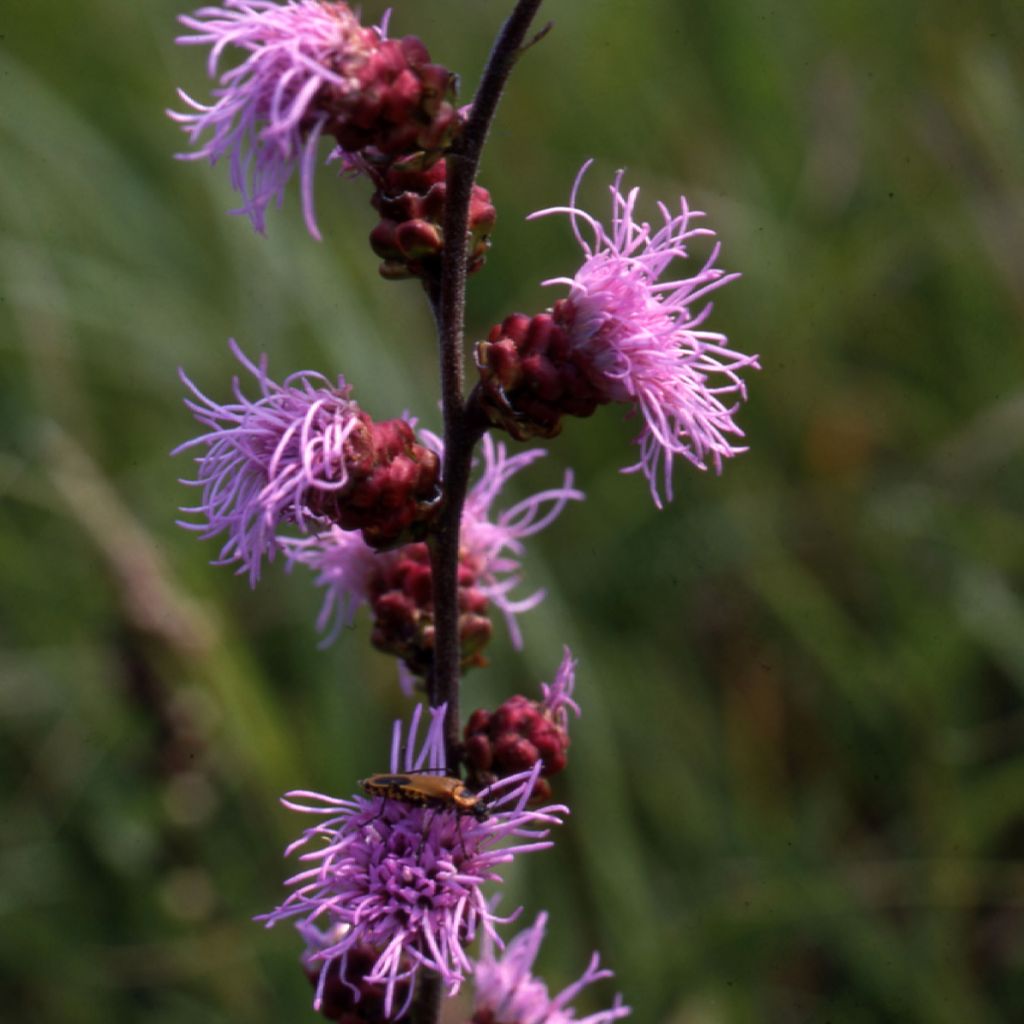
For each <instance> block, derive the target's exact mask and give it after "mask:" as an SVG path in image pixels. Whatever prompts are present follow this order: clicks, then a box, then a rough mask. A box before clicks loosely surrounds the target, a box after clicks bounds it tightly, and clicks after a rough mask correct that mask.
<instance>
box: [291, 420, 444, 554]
mask: <svg viewBox="0 0 1024 1024" xmlns="http://www.w3.org/2000/svg"><path fill="white" fill-rule="evenodd" d="M357 417H358V420H359V426H358V427H357V428H356V429H355V430H354V431H353V432H352V434H350V435H349V440H348V442H347V443H346V456H348V458H347V470H348V477H349V481H350V483H349V485H348V486H347V487H345V488H343V489H341V490H337V491H334V490H316V491H313V492H312V493H311V495H310V498H309V508H310V511H311V512H312V513H313V514H314V515H319V516H322V517H323V518H325V519H328V520H330V521H331V522H334V523H337V525H338V526H340V527H341V528H342V529H343V530H361V531H362V534H363V539H364V540H365V541H366V542H367V544H369V545H370V546H371V547H375V548H387V547H390V546H392V545H394V544H396V543H399V542H400V541H402V540H404V539H408V538H409V537H416V536H423V535H424V533H425V531H426V527H427V525H428V524H429V522H430V519H431V518H432V516H433V514H434V511H435V509H436V506H437V498H438V493H439V492H438V474H439V472H440V460H439V459H438V457H437V454H436V453H435V452H432V451H431V450H430V449H429V448H424V447H423V445H421V444H418V443H417V442H416V437H415V435H414V433H413V429H412V427H411V426H410V425H409V423H408V422H407V421H406V420H402V419H395V420H383V421H382V422H380V423H375V422H374V421H373V420H372V419H371V418H370V416H369V415H368V414H367V413H365V412H359V413H358V414H357Z"/></svg>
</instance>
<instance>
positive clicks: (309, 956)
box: [258, 705, 568, 1017]
mask: <svg viewBox="0 0 1024 1024" xmlns="http://www.w3.org/2000/svg"><path fill="white" fill-rule="evenodd" d="M429 714H430V724H429V727H428V729H427V735H426V739H425V741H424V743H423V745H422V747H419V749H417V735H416V734H417V731H418V727H419V724H420V720H421V717H422V705H417V707H416V710H415V712H414V713H413V717H412V722H411V724H410V727H409V733H408V737H407V741H406V742H405V743H404V744H403V742H402V727H401V723H400V722H396V723H395V728H394V733H393V739H392V744H391V762H390V768H389V770H390V771H391V772H392V773H399V772H403V773H424V772H427V773H429V772H438V773H441V774H443V773H444V770H445V753H444V734H443V725H444V708H443V707H440V708H433V709H430V711H429ZM403 750H404V751H405V753H404V756H403V755H402V751H403ZM536 775H537V771H536V770H534V771H533V772H523V773H521V774H520V775H518V776H516V777H513V778H508V779H503V780H501V781H500V782H498V783H496V784H495V785H493V786H490V787H488V788H487V789H486V790H483V791H482V792H480V793H479V794H478V799H479V801H480V802H481V803H482V804H483V805H484V806H485V807H486V809H487V813H486V816H485V815H483V814H481V815H479V816H475V815H470V814H461V813H459V812H458V811H457V810H456V809H455V808H454V807H446V806H427V807H424V806H417V805H414V804H411V803H406V802H404V801H402V800H399V799H392V798H390V797H384V796H375V795H371V796H361V795H356V796H353V797H350V798H347V799H345V798H336V797H330V796H324V795H322V794H319V793H308V792H301V791H300V792H292V793H288V794H287V795H286V796H285V798H284V800H283V803H284V805H285V806H286V807H288V808H289V809H291V810H294V811H297V812H299V813H302V814H312V815H315V816H317V817H320V818H322V819H323V820H322V821H320V822H319V823H318V824H316V825H313V826H312V827H311V828H308V829H306V831H305V832H304V833H303V835H302V836H301V837H300V838H299V839H298V840H297V841H296V842H294V843H292V844H291V846H289V847H288V849H287V851H286V856H288V855H290V854H292V853H295V852H297V851H300V850H301V851H302V852H301V854H300V855H299V859H300V860H301V861H302V862H303V864H304V868H303V870H302V871H301V872H300V873H299V874H297V875H295V876H294V877H293V878H291V879H289V881H288V883H287V884H288V885H290V886H292V887H293V891H292V892H291V894H290V895H289V896H288V898H287V899H286V900H285V901H284V903H282V904H281V906H280V907H278V908H277V909H276V910H274V911H272V912H271V913H269V914H265V915H262V916H261V917H260V918H258V920H262V921H265V922H266V924H267V926H268V927H270V926H271V925H274V924H276V923H278V922H279V921H283V920H286V919H288V920H290V919H294V920H296V924H297V926H298V927H299V929H300V932H301V933H302V934H303V935H304V937H305V938H306V939H307V951H306V954H305V961H306V963H307V966H310V965H316V964H319V965H320V968H321V973H320V978H319V984H318V987H317V995H316V999H315V1001H314V1007H316V1008H318V1009H319V1007H320V1003H321V1000H322V997H323V992H324V988H325V985H327V984H328V982H329V980H330V979H329V978H328V971H332V972H337V976H338V977H339V978H342V979H344V978H345V977H346V974H347V971H348V968H349V965H348V957H349V954H350V952H352V951H353V950H355V949H357V948H358V949H359V950H367V949H371V950H374V951H376V960H375V961H374V963H373V965H372V967H371V968H370V970H369V972H368V973H367V974H366V975H365V976H364V977H363V979H362V980H363V981H364V982H366V983H369V984H381V985H383V986H384V992H385V1007H384V1008H385V1016H387V1017H401V1016H403V1015H404V1013H405V1012H406V1010H407V1009H408V1004H407V1002H406V1005H403V1006H396V1005H395V1004H396V1002H398V993H399V992H401V991H405V992H408V996H407V999H411V993H412V991H413V985H412V984H411V982H413V981H414V979H415V977H416V975H417V973H418V972H419V970H420V969H421V968H426V969H427V970H429V971H433V972H436V973H437V974H438V975H439V976H440V977H441V979H442V980H443V982H444V984H445V985H446V986H447V987H448V989H449V991H450V993H451V994H454V993H455V992H457V991H458V989H459V986H460V985H461V983H462V981H463V980H464V978H465V976H466V975H467V974H468V973H470V972H471V971H472V970H473V963H472V961H471V960H470V959H469V957H468V956H467V954H466V950H465V947H466V945H467V944H468V943H469V942H471V941H472V940H473V939H474V937H475V936H476V934H477V933H478V932H482V933H483V935H484V936H487V937H489V939H490V941H491V942H496V941H498V939H497V935H496V932H495V925H496V924H499V923H503V922H504V921H507V920H510V918H499V917H498V916H497V915H496V914H495V912H494V911H493V909H492V908H491V907H490V906H489V905H488V902H487V900H486V899H485V898H484V896H483V891H482V886H483V885H484V884H485V883H487V882H491V881H495V882H496V881H500V880H501V876H500V875H499V874H498V868H499V866H500V865H502V864H508V863H510V862H511V861H512V860H513V859H514V858H515V857H516V856H517V855H519V854H522V853H532V852H534V851H536V850H543V849H546V848H547V847H549V846H551V845H552V844H551V842H550V841H549V840H548V839H547V835H548V826H551V825H558V824H561V821H562V817H563V816H564V815H565V814H567V813H568V810H567V808H565V807H562V806H549V807H544V808H541V809H539V810H527V808H526V801H527V799H528V797H529V795H530V793H531V792H532V789H533V783H534V781H535V780H536ZM435 777H436V776H435ZM505 841H509V842H510V845H502V844H503V843H504V842H505ZM513 916H514V915H513ZM314 924H316V925H317V926H318V928H319V929H322V931H321V932H320V933H319V934H320V936H321V938H320V939H319V940H318V941H317V942H315V943H312V944H310V943H309V941H308V940H309V937H310V932H309V927H310V926H311V925H314ZM406 983H409V984H406Z"/></svg>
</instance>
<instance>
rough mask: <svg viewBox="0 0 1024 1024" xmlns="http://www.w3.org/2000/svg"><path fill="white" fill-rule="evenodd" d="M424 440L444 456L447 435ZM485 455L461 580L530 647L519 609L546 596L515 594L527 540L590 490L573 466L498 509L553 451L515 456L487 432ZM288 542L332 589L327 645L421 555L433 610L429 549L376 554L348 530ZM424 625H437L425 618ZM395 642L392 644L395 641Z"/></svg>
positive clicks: (325, 620)
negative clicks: (510, 487)
mask: <svg viewBox="0 0 1024 1024" xmlns="http://www.w3.org/2000/svg"><path fill="white" fill-rule="evenodd" d="M420 437H421V439H422V441H423V442H424V445H425V446H426V447H428V448H430V449H432V450H434V451H436V452H438V453H439V454H442V455H443V445H442V443H441V441H440V439H439V438H438V437H437V436H436V435H434V434H431V433H430V432H429V431H420ZM482 452H483V461H482V466H481V468H480V474H479V477H478V478H477V480H476V482H475V483H474V484H473V486H472V487H471V488H470V490H469V493H468V495H467V498H466V504H465V507H464V511H463V517H462V543H461V553H460V566H461V573H462V577H464V578H460V585H461V586H463V587H464V588H465V587H471V588H472V589H473V591H474V592H475V593H476V594H478V595H480V596H482V597H483V598H485V599H486V600H489V601H491V602H493V603H494V605H495V606H496V607H497V608H499V609H500V610H501V612H502V614H503V615H504V617H505V621H506V623H507V624H508V630H509V634H510V636H511V638H512V643H513V645H514V646H515V647H516V648H520V647H521V646H522V633H521V631H520V629H519V624H518V621H517V618H516V617H517V616H518V615H519V614H521V613H522V612H525V611H529V610H530V609H531V608H535V607H536V606H537V605H538V604H540V603H541V601H543V599H544V591H543V590H537V591H535V592H533V593H532V594H530V595H528V596H524V597H513V596H512V591H513V590H515V588H516V587H517V586H518V585H519V584H520V583H521V582H522V571H521V564H520V559H521V558H522V557H523V555H524V554H525V550H526V549H525V545H524V544H523V541H524V540H525V539H526V538H527V537H531V536H533V535H534V534H536V533H539V532H540V531H541V530H543V529H545V527H547V526H549V525H550V524H551V523H552V522H553V521H554V520H555V519H556V518H557V517H558V516H559V515H560V514H561V512H562V510H563V509H564V508H565V506H566V504H567V503H568V502H570V501H582V500H583V493H582V492H581V491H579V490H577V489H576V488H574V487H573V476H572V472H571V471H566V474H565V477H564V479H563V481H562V485H561V486H560V487H554V488H550V489H548V490H544V491H540V492H538V493H537V494H534V495H531V496H530V497H528V498H524V499H523V500H522V501H519V502H516V503H515V504H513V505H512V506H511V507H509V508H507V509H504V510H503V511H500V512H497V513H495V512H494V511H493V506H494V504H495V502H496V501H497V499H498V496H499V495H500V493H501V490H502V488H503V487H504V486H505V485H506V484H507V483H508V481H509V480H510V479H511V478H512V477H514V476H515V475H516V474H517V473H520V472H521V471H522V470H524V469H525V468H526V467H527V466H529V465H531V464H532V463H534V462H536V461H537V460H538V459H540V458H542V457H543V456H544V455H545V454H546V453H545V452H544V450H543V449H540V448H535V449H531V450H529V451H525V452H520V453H518V454H516V455H511V456H510V455H509V454H508V450H507V448H506V446H505V445H504V444H503V443H501V442H495V441H493V440H492V439H491V438H490V436H488V435H485V436H484V439H483V443H482ZM282 546H283V547H284V549H285V552H286V554H287V556H288V557H289V559H291V560H292V561H293V562H301V563H303V564H304V565H308V566H309V567H310V568H311V569H313V570H314V571H315V572H316V573H317V578H316V583H317V585H318V586H321V587H323V588H324V591H325V596H324V602H323V605H322V606H321V609H320V615H319V618H318V620H317V626H318V628H319V629H320V630H321V631H323V632H324V633H325V640H324V643H325V644H329V643H331V642H333V640H335V639H336V638H337V636H338V634H339V632H340V631H341V629H342V628H344V627H345V626H347V625H350V624H351V622H352V618H353V616H354V615H355V612H356V611H357V610H358V608H359V607H360V606H361V605H363V604H370V605H371V606H373V605H374V604H375V602H376V601H377V599H378V598H379V596H380V594H381V593H382V592H390V591H391V590H392V588H393V584H391V583H389V582H385V581H388V580H390V579H391V578H392V577H393V576H395V574H396V573H399V574H400V575H401V576H402V578H403V580H408V563H409V561H410V559H415V561H417V562H418V563H420V564H423V565H424V568H423V570H422V571H423V572H424V573H426V574H427V578H426V580H425V584H426V585H425V587H424V588H422V589H424V590H425V591H426V593H420V592H419V589H417V590H416V591H415V592H413V593H411V594H409V595H408V596H409V600H410V602H411V604H412V605H413V606H414V607H413V611H415V612H416V613H417V614H419V613H426V614H428V615H431V616H432V605H431V604H430V596H429V567H428V566H426V565H425V551H422V552H421V551H413V550H411V546H407V547H405V548H398V549H396V550H393V551H385V552H381V553H379V554H377V553H374V552H373V551H372V550H371V549H369V548H368V547H367V546H366V545H365V544H363V543H362V541H361V540H360V538H359V537H358V536H356V535H354V534H351V533H345V532H344V531H341V530H330V531H327V532H324V533H321V534H319V535H317V536H310V537H308V538H295V539H286V540H284V541H282ZM465 596H466V598H467V600H466V601H464V602H463V603H464V604H467V605H471V606H472V608H471V609H470V610H474V611H475V612H477V613H479V611H480V610H481V609H480V606H479V604H478V603H475V602H473V601H472V600H470V599H469V597H470V595H469V594H468V593H467V594H466V595H465ZM417 625H418V627H419V626H421V627H422V628H429V627H431V626H432V619H431V621H430V622H429V623H425V622H419V620H418V623H417ZM388 649H390V648H388Z"/></svg>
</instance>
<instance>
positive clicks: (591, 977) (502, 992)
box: [470, 913, 631, 1024]
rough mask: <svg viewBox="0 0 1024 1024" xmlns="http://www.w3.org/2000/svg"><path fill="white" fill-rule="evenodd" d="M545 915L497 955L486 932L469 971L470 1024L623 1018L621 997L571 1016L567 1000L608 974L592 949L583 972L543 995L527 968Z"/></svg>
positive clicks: (580, 1023) (601, 1023)
mask: <svg viewBox="0 0 1024 1024" xmlns="http://www.w3.org/2000/svg"><path fill="white" fill-rule="evenodd" d="M547 918H548V915H547V914H543V913H542V914H539V915H538V916H537V920H536V921H535V922H534V923H533V925H532V926H531V927H530V928H527V929H526V930H525V931H522V932H520V933H519V934H518V935H517V936H516V937H515V938H514V939H513V940H512V941H511V942H510V943H509V944H508V948H507V949H506V950H505V952H504V954H503V955H502V957H501V958H500V959H497V958H495V955H494V943H493V941H492V940H491V939H490V937H489V936H485V937H484V940H483V951H482V955H481V957H480V959H479V961H478V962H477V965H476V970H475V972H474V985H475V988H476V995H475V997H474V999H473V1016H472V1017H471V1018H470V1024H569V1022H570V1021H572V1022H575V1024H610V1022H611V1021H613V1020H621V1019H622V1018H623V1017H628V1016H629V1014H630V1012H631V1011H630V1008H629V1007H628V1006H623V1005H622V997H621V996H616V997H615V1002H614V1003H613V1004H612V1006H611V1007H610V1008H609V1009H607V1010H602V1011H601V1012H599V1013H594V1014H591V1015H590V1016H587V1017H582V1018H577V1017H576V1012H575V1011H574V1010H573V1008H572V1007H571V1006H569V1003H571V1002H572V1001H573V1000H574V999H575V998H576V997H577V996H578V995H579V994H580V992H581V991H582V990H583V989H584V988H586V987H587V986H588V985H590V984H592V983H593V982H595V981H599V980H601V979H603V978H610V977H611V976H612V972H611V971H609V970H602V969H601V968H600V966H599V964H600V959H599V957H598V955H597V953H595V954H594V955H593V957H592V958H591V960H590V963H589V964H588V965H587V969H586V970H585V971H584V972H583V976H582V977H581V978H580V979H579V980H578V981H576V982H574V983H573V984H572V985H570V986H569V987H568V988H566V989H563V990H562V991H561V992H560V993H559V994H558V995H557V996H554V997H552V996H549V995H548V987H547V985H545V984H544V982H543V981H541V980H540V979H539V978H537V977H535V976H534V975H533V974H532V973H531V971H532V969H533V962H534V961H535V960H536V959H537V953H538V951H539V949H540V944H541V942H543V940H544V929H545V927H546V925H547Z"/></svg>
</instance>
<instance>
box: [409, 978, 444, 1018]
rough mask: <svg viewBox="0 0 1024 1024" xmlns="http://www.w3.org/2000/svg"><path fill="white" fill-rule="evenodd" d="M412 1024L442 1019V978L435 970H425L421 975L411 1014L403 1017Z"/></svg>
mask: <svg viewBox="0 0 1024 1024" xmlns="http://www.w3.org/2000/svg"><path fill="white" fill-rule="evenodd" d="M403 1019H404V1020H407V1021H409V1022H411V1024H437V1022H438V1021H439V1020H440V1019H441V978H440V976H439V975H437V974H435V973H434V972H433V971H424V972H423V973H422V974H421V976H420V981H419V987H418V988H417V990H416V998H415V999H414V1001H413V1004H412V1006H411V1007H410V1008H409V1016H408V1017H407V1018H403Z"/></svg>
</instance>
